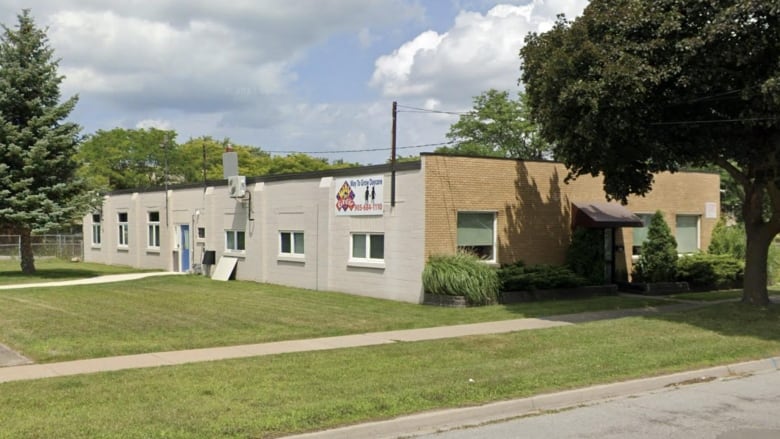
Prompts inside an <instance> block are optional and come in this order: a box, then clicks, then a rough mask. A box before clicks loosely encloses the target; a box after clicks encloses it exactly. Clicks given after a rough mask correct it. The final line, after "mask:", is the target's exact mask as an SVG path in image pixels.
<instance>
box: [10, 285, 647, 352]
mask: <svg viewBox="0 0 780 439" xmlns="http://www.w3.org/2000/svg"><path fill="white" fill-rule="evenodd" d="M658 303H659V302H658V301H656V300H654V299H651V298H648V299H626V298H621V297H596V298H590V299H583V300H576V301H574V300H569V301H549V302H538V303H529V304H518V305H511V306H499V305H495V306H486V307H478V308H468V309H450V308H439V307H428V306H421V305H416V304H410V303H399V302H394V301H387V300H377V299H371V298H365V297H357V296H351V295H346V294H339V293H328V292H318V291H310V290H302V289H297V288H289V287H282V286H277V285H267V284H259V283H255V282H236V281H231V282H218V281H212V280H210V279H207V278H203V277H200V276H164V277H155V278H148V279H143V280H138V281H133V282H125V283H113V284H103V285H84V286H74V287H57V288H30V289H16V290H0V310H2V318H0V343H5V344H6V345H8V346H11V347H12V348H14V349H16V350H18V351H20V352H22V353H23V354H25V355H27V356H29V357H30V358H32V359H34V360H35V361H37V362H52V361H63V360H72V359H83V358H96V357H105V356H112V355H123V354H133V353H142V352H156V351H168V350H179V349H191V348H200V347H214V346H226V345H235V344H246V343H260V342H268V341H278V340H290V339H299V338H311V337H324V336H334V335H344V334H351V333H361V332H373V331H384V330H391V329H406V328H420V327H431V326H441V325H453V324H461V323H473V322H482V321H493V320H506V319H514V318H522V317H530V316H544V315H556V314H567V313H574V312H582V311H591V310H603V309H625V308H637V307H643V306H646V305H650V304H658Z"/></svg>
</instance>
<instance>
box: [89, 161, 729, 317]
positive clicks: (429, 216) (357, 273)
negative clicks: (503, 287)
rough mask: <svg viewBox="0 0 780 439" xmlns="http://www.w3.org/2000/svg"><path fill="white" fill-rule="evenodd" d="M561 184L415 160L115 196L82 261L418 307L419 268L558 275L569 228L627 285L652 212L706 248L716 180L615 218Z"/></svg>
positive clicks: (691, 246) (662, 188) (586, 190)
mask: <svg viewBox="0 0 780 439" xmlns="http://www.w3.org/2000/svg"><path fill="white" fill-rule="evenodd" d="M393 174H395V178H393ZM565 176H566V169H565V167H564V166H563V165H562V164H560V163H554V162H547V161H521V160H512V159H500V158H481V157H479V158H478V157H462V156H451V155H441V154H422V155H421V158H420V160H419V161H413V162H402V163H397V164H396V168H395V172H394V173H393V172H391V168H390V165H375V166H364V167H357V168H346V169H338V170H328V171H317V172H310V173H303V174H294V175H293V174H291V175H271V176H262V177H247V178H245V179H240V178H232V179H230V180H229V181H228V180H222V181H217V182H207V183H206V184H188V185H176V186H171V187H170V188H169V189H168V190H167V191H166V190H164V189H160V188H157V189H148V190H146V189H145V190H123V191H116V192H112V193H110V194H108V195H106V196H105V197H104V199H103V204H102V209H101V210H99V211H97V212H94V213H91V214H89V215H87V216H86V217H85V218H84V236H85V251H84V255H85V260H86V261H90V262H99V263H105V264H120V265H128V266H133V267H138V268H157V269H164V270H171V271H184V272H188V271H198V272H199V271H200V270H201V264H202V263H204V262H206V263H212V262H216V263H219V262H220V261H221V260H225V261H229V262H234V263H235V267H234V268H233V269H232V270H231V271H230V272H231V273H232V277H234V278H236V279H241V280H253V281H258V282H268V283H275V284H282V285H290V286H295V287H301V288H308V289H313V290H331V291H342V292H346V293H351V294H358V295H364V296H372V297H378V298H384V299H392V300H400V301H407V302H415V303H419V302H420V301H421V299H422V281H421V273H422V271H423V268H424V266H425V262H426V260H427V258H428V257H429V256H430V255H433V254H441V253H444V254H449V253H454V252H456V251H458V249H467V250H469V251H472V252H475V253H477V254H478V255H480V257H481V258H482V259H483V260H485V262H486V263H489V264H496V265H499V264H505V263H511V262H515V261H517V260H522V261H523V262H525V263H527V264H541V263H544V264H563V262H564V260H565V256H566V251H567V248H568V246H569V241H570V238H571V233H572V228H573V226H575V225H580V226H584V227H595V228H602V229H604V230H605V237H606V241H605V242H606V244H605V245H606V248H607V249H608V251H607V252H606V253H607V257H606V258H605V261H594V264H604V265H603V266H604V267H605V276H606V279H608V280H609V279H621V278H625V277H626V276H627V273H630V272H631V264H632V261H633V260H635V259H636V257H637V254H638V250H639V247H640V245H641V242H642V240H644V239H645V237H646V231H647V229H646V225H647V222H648V221H649V217H650V215H651V214H652V213H654V212H655V211H656V210H660V211H662V212H663V213H664V216H665V218H666V220H667V222H668V223H669V225H670V228H671V229H672V233H673V234H675V236H676V238H677V242H678V251H679V252H680V253H690V252H696V251H698V250H700V249H706V247H707V245H708V244H709V240H710V235H711V233H712V229H713V227H714V226H715V223H716V222H717V218H718V215H719V212H720V206H719V199H720V192H719V190H720V180H719V176H718V175H717V174H713V173H705V172H678V173H675V174H670V173H663V174H659V175H656V176H655V182H654V186H653V190H652V191H651V192H650V193H649V194H647V195H646V196H644V197H631V198H630V199H629V200H628V204H627V205H625V206H621V205H619V204H618V203H614V202H611V203H607V201H606V197H605V194H604V191H603V187H602V179H601V178H594V177H590V176H583V177H579V178H577V179H576V180H574V181H572V182H569V183H565V182H564V178H565ZM212 271H213V270H211V271H210V272H212Z"/></svg>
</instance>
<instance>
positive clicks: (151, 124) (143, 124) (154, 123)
mask: <svg viewBox="0 0 780 439" xmlns="http://www.w3.org/2000/svg"><path fill="white" fill-rule="evenodd" d="M135 127H136V128H140V129H148V128H157V129H158V130H170V129H171V122H170V121H167V120H160V119H144V120H142V121H139V122H138V123H137V124H135Z"/></svg>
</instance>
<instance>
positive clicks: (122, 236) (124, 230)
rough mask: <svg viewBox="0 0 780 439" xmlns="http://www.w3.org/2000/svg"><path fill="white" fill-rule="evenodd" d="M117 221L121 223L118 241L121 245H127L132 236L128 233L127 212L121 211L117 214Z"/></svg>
mask: <svg viewBox="0 0 780 439" xmlns="http://www.w3.org/2000/svg"><path fill="white" fill-rule="evenodd" d="M117 222H118V223H119V230H118V232H119V236H118V239H117V243H118V245H119V247H127V246H128V245H129V244H130V236H129V235H128V226H127V212H119V213H118V214H117Z"/></svg>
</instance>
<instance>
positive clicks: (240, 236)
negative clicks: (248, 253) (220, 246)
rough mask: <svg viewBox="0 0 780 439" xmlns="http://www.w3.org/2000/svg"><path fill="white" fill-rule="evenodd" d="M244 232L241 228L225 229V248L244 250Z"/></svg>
mask: <svg viewBox="0 0 780 439" xmlns="http://www.w3.org/2000/svg"><path fill="white" fill-rule="evenodd" d="M245 239H246V233H245V232H244V231H243V230H225V250H227V251H231V252H243V251H245V250H246V241H245Z"/></svg>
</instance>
